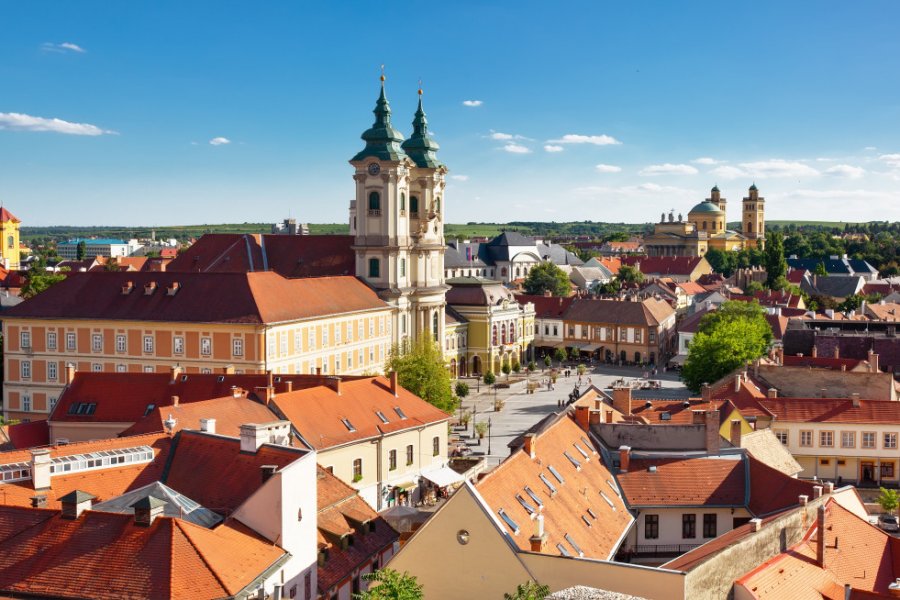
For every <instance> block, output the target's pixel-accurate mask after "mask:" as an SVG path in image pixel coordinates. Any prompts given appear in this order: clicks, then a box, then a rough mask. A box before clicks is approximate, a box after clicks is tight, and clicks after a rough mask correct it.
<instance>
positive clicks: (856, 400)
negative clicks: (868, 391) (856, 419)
mask: <svg viewBox="0 0 900 600" xmlns="http://www.w3.org/2000/svg"><path fill="white" fill-rule="evenodd" d="M850 400H851V401H852V402H853V408H859V392H853V393H852V394H850Z"/></svg>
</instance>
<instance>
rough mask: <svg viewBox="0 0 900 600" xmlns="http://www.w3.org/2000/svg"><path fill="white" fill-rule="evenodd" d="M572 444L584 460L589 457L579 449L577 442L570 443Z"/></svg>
mask: <svg viewBox="0 0 900 600" xmlns="http://www.w3.org/2000/svg"><path fill="white" fill-rule="evenodd" d="M572 445H573V446H575V449H576V450H578V453H579V454H580V455H582V456H583V457H584V460H590V459H591V457H590V455H589V454H588V453H587V452H585V451H584V450H582V449H581V446H579V445H578V444H572Z"/></svg>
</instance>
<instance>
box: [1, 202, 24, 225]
mask: <svg viewBox="0 0 900 600" xmlns="http://www.w3.org/2000/svg"><path fill="white" fill-rule="evenodd" d="M10 221H11V222H13V223H21V222H22V221H20V220H19V219H18V217H16V216H15V215H14V214H12V213H11V212H9V211H8V210H7V209H6V207H5V206H0V223H8V222H10Z"/></svg>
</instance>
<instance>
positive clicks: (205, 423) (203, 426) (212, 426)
mask: <svg viewBox="0 0 900 600" xmlns="http://www.w3.org/2000/svg"><path fill="white" fill-rule="evenodd" d="M200 431H204V432H206V433H215V432H216V420H215V419H200Z"/></svg>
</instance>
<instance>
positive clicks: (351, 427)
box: [341, 419, 356, 432]
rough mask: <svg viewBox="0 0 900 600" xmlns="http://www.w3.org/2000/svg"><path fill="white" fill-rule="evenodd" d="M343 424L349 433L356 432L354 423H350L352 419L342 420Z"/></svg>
mask: <svg viewBox="0 0 900 600" xmlns="http://www.w3.org/2000/svg"><path fill="white" fill-rule="evenodd" d="M341 423H343V424H344V427H346V428H347V431H350V432H353V431H356V427H354V426H353V423H351V422H350V419H341Z"/></svg>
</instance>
